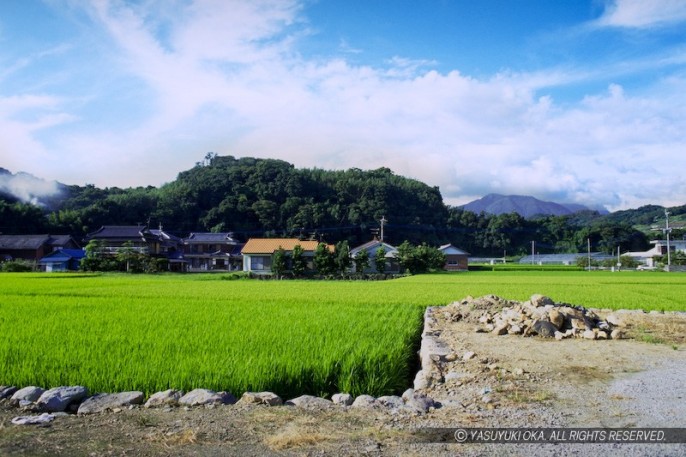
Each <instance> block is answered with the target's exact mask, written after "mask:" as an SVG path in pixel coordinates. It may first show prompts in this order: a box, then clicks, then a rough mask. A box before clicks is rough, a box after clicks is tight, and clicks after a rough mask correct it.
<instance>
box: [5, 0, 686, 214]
mask: <svg viewBox="0 0 686 457" xmlns="http://www.w3.org/2000/svg"><path fill="white" fill-rule="evenodd" d="M685 146H686V0H651V1H643V0H606V1H604V0H587V1H581V0H579V1H571V0H570V1H555V0H548V1H544V0H528V1H527V0H517V1H515V0H480V1H467V0H425V1H409V0H396V1H369V0H367V1H358V0H349V1H324V0H322V1H315V0H305V1H298V0H252V1H248V2H245V1H237V0H197V1H191V0H138V1H117V0H90V1H85V0H45V1H39V0H6V1H2V2H0V167H4V168H7V169H9V170H10V171H13V172H18V171H24V172H28V173H32V174H34V175H36V176H38V177H40V178H44V179H48V180H53V179H54V180H58V181H60V182H63V183H67V184H79V185H84V184H86V183H89V184H95V185H97V186H101V187H106V186H108V187H111V186H117V187H129V186H146V185H154V186H159V185H161V184H163V183H164V182H169V181H171V180H173V179H174V178H175V177H176V174H177V173H178V172H180V171H183V170H185V169H188V168H190V167H192V166H193V165H194V164H195V162H197V161H200V160H202V158H203V157H204V156H205V154H206V153H207V152H216V153H218V154H220V155H229V154H230V155H234V156H237V157H243V156H255V157H269V158H278V159H283V160H286V161H289V162H291V163H293V164H295V165H296V166H298V167H318V168H324V169H345V168H350V167H358V168H362V169H373V168H378V167H382V166H383V167H389V168H391V169H392V170H394V171H395V172H396V173H397V174H401V175H405V176H410V177H413V178H417V179H420V180H422V181H424V182H426V183H428V184H430V185H433V186H439V187H440V189H441V192H442V194H443V196H444V198H445V200H446V202H447V203H450V204H462V203H466V202H468V201H471V200H473V199H476V198H479V197H481V196H483V195H485V194H488V193H492V192H496V193H502V194H520V195H533V196H535V197H538V198H541V199H547V200H555V201H560V202H575V203H582V204H587V205H592V206H598V205H601V206H605V207H606V208H608V209H610V210H618V209H626V208H636V207H638V206H641V205H644V204H648V203H654V204H661V205H665V206H673V205H682V204H685V203H686V177H685V175H684V170H686V147H685ZM0 185H4V186H9V185H11V183H4V184H3V183H0ZM15 185H19V184H16V183H15ZM43 192H47V190H45V189H43Z"/></svg>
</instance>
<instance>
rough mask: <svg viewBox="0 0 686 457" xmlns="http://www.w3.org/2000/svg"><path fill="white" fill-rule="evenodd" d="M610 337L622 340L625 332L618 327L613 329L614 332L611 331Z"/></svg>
mask: <svg viewBox="0 0 686 457" xmlns="http://www.w3.org/2000/svg"><path fill="white" fill-rule="evenodd" d="M610 338H612V339H613V340H621V339H622V338H624V332H622V331H621V330H620V329H618V328H616V329H614V330H612V333H610Z"/></svg>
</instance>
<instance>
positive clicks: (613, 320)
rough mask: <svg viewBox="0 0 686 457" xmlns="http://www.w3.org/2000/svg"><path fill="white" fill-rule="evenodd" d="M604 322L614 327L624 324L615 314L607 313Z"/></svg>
mask: <svg viewBox="0 0 686 457" xmlns="http://www.w3.org/2000/svg"><path fill="white" fill-rule="evenodd" d="M605 322H607V323H608V324H610V325H612V326H614V327H623V326H624V321H623V320H622V319H620V318H619V316H617V315H616V314H608V315H607V317H606V318H605Z"/></svg>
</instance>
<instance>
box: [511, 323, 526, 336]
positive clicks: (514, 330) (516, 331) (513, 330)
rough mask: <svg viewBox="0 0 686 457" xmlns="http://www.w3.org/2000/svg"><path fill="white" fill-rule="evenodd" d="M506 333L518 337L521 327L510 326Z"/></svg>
mask: <svg viewBox="0 0 686 457" xmlns="http://www.w3.org/2000/svg"><path fill="white" fill-rule="evenodd" d="M507 333H508V334H510V335H519V334H521V333H522V327H521V326H519V325H517V324H513V325H510V328H509V329H507Z"/></svg>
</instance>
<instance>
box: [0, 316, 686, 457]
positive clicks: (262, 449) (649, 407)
mask: <svg viewBox="0 0 686 457" xmlns="http://www.w3.org/2000/svg"><path fill="white" fill-rule="evenodd" d="M623 319H624V320H625V321H626V324H627V325H626V328H627V336H629V337H630V338H629V339H623V340H611V341H586V340H571V339H569V340H563V341H555V340H547V339H541V338H538V337H531V338H525V337H522V336H516V335H507V336H495V335H492V334H487V333H475V332H474V325H473V323H470V322H469V321H459V322H451V321H449V320H448V319H446V320H444V321H442V322H439V325H440V326H441V335H440V337H441V339H442V340H443V341H445V342H446V343H447V344H449V345H450V347H451V348H452V349H453V351H454V352H455V354H457V355H458V356H459V358H458V359H457V360H455V361H453V362H450V364H449V365H446V366H445V367H444V368H445V370H444V371H445V372H446V373H453V374H452V375H450V376H448V379H446V380H445V382H443V383H439V384H437V385H435V386H433V387H432V388H431V390H430V392H429V394H430V395H431V396H433V397H434V398H435V399H437V400H438V401H439V402H440V403H441V405H442V406H440V407H439V408H436V409H435V410H432V411H430V412H428V413H426V414H422V415H418V414H416V413H410V412H406V411H397V410H395V411H394V410H387V409H382V408H379V409H376V408H370V409H359V408H344V407H333V408H330V409H326V410H305V409H301V408H296V407H286V406H282V407H266V406H237V405H233V406H217V407H214V408H206V407H199V408H190V409H184V408H166V409H144V408H134V409H124V410H122V411H119V412H116V413H115V412H110V413H105V414H100V415H92V416H83V417H80V416H74V415H69V416H62V417H57V418H56V419H55V420H54V421H52V422H51V423H49V424H45V425H41V426H36V425H33V426H17V425H13V424H12V423H11V419H12V418H13V417H16V416H19V415H24V414H26V413H23V412H21V411H20V410H18V409H16V408H11V407H10V406H9V405H8V403H7V402H6V401H2V402H0V455H2V456H19V455H21V456H25V455H26V456H34V455H36V456H39V455H50V456H53V455H59V456H110V455H111V456H167V455H168V456H225V455H240V456H242V457H247V456H269V455H298V456H300V455H308V456H320V455H321V456H323V455H336V456H338V455H389V456H390V455H408V456H414V455H416V456H429V455H492V454H497V455H527V456H530V455H566V454H573V455H595V454H597V453H598V452H606V451H608V450H610V451H611V452H612V453H613V455H614V454H618V453H619V454H622V455H686V444H671V445H665V444H645V445H631V444H602V445H600V444H578V445H569V444H565V445H562V444H559V445H555V444H544V445H527V444H459V443H455V442H453V441H446V442H425V441H426V439H425V438H423V436H424V435H422V434H418V431H420V432H421V431H426V430H430V429H432V428H441V427H449V428H457V427H574V426H578V427H686V387H685V386H684V383H683V381H682V380H683V379H684V376H685V375H686V364H685V363H684V362H686V345H685V341H684V337H685V335H686V317H684V316H683V315H673V314H672V315H655V314H633V313H632V314H631V315H625V316H624V317H623ZM468 351H473V352H474V353H475V355H474V357H472V358H470V359H469V360H463V359H462V355H463V354H464V353H465V352H468Z"/></svg>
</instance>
